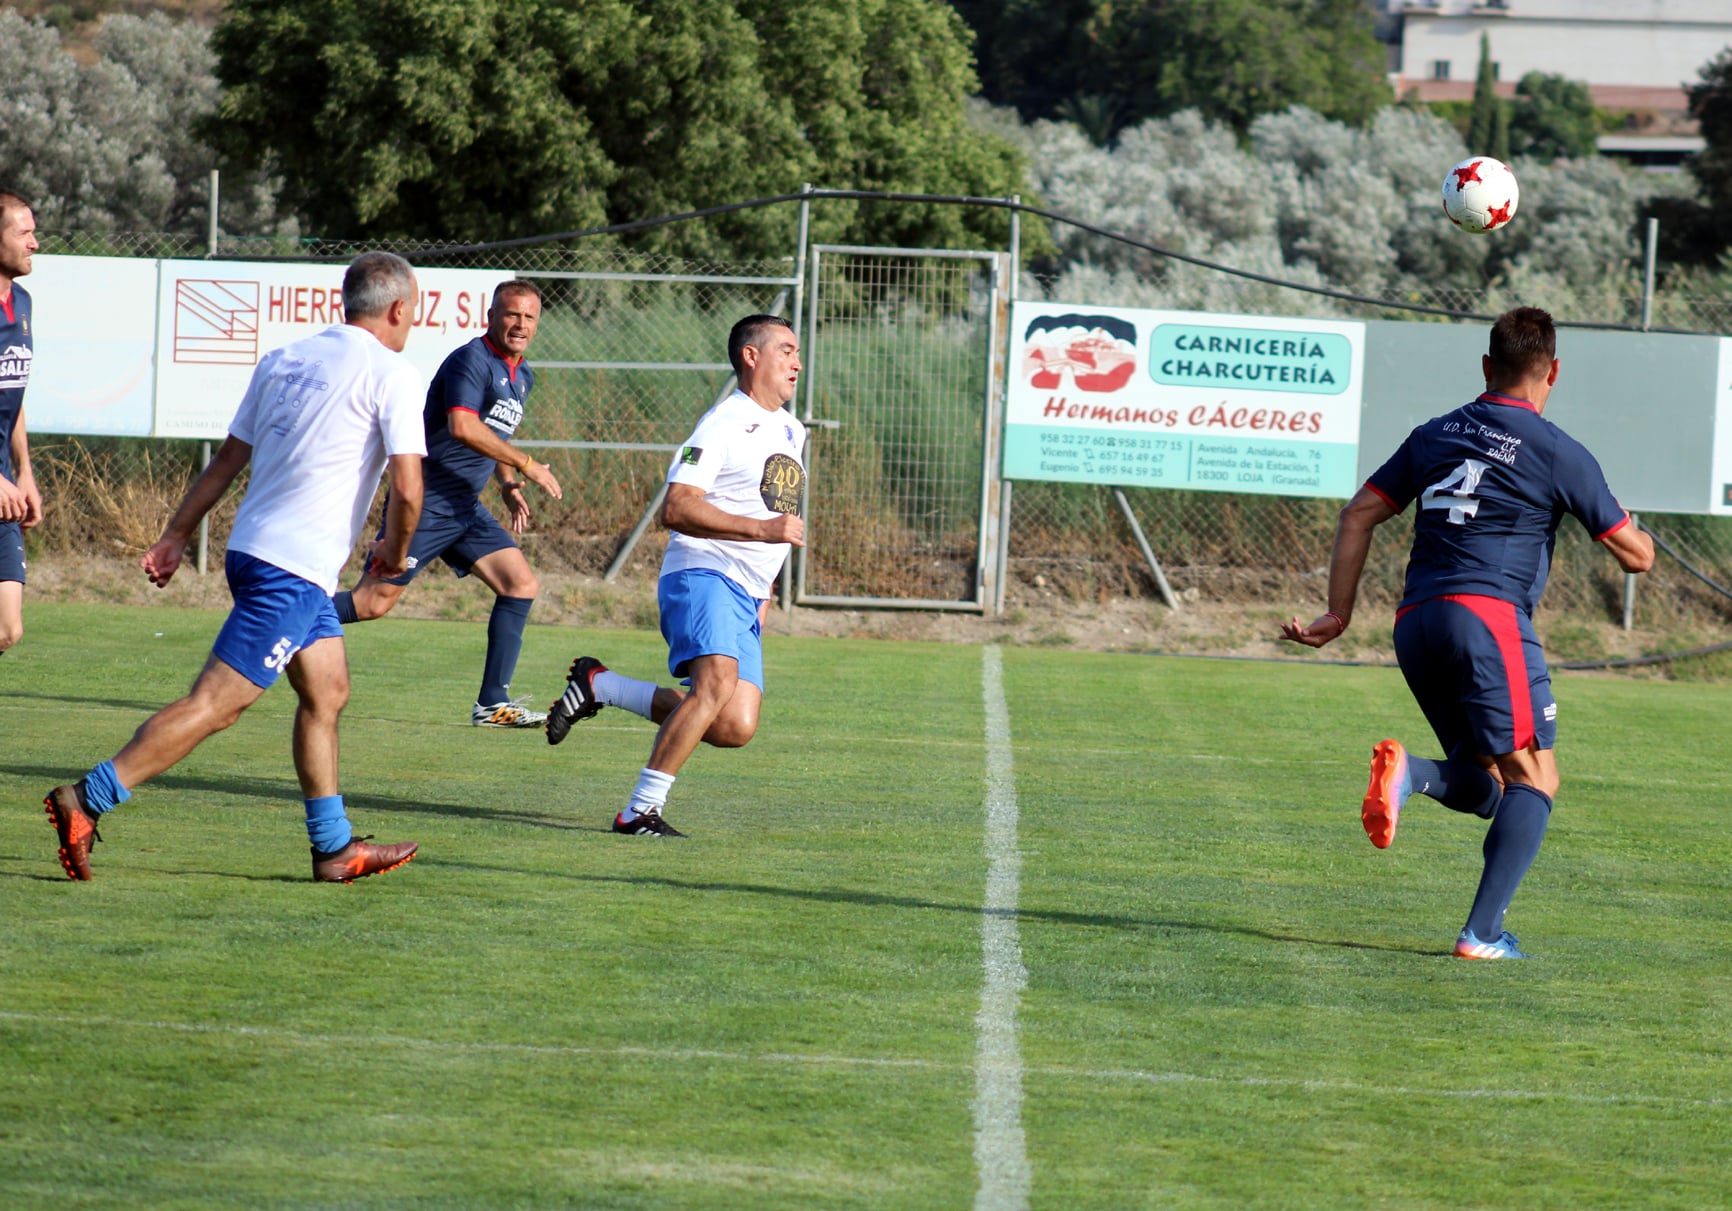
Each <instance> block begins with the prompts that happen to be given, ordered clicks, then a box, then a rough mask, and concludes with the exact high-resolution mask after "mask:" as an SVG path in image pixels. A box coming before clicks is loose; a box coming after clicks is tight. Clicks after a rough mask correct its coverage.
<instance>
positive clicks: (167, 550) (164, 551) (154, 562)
mask: <svg viewBox="0 0 1732 1211" xmlns="http://www.w3.org/2000/svg"><path fill="white" fill-rule="evenodd" d="M185 557H186V540H185V539H183V538H170V537H169V536H168V535H167V534H164V535H163V536H162V537H161V538H159V539H157V540H156V543H155V545H154V546H152V547H151V548H150V550H148V551H146V552H145V553H144V558H143V559H141V560H139V561H138V566H139V567H141V568H143V569H144V574H145V575H146V576H148V577H150V583H151V584H153V585H155V586H156V587H157V588H159V589H161V588H165V587H166V586H167V585H168V582H169V581H170V580H173V579H174V574H175V572H176V571H177V570H178V569H179V568H180V561H181V560H182V559H184V558H185Z"/></svg>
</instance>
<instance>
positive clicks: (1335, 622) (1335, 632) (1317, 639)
mask: <svg viewBox="0 0 1732 1211" xmlns="http://www.w3.org/2000/svg"><path fill="white" fill-rule="evenodd" d="M1346 629H1347V627H1346V626H1345V625H1344V624H1343V623H1342V621H1341V618H1340V616H1339V615H1336V614H1322V615H1319V616H1318V617H1317V619H1316V621H1314V622H1312V624H1311V625H1310V626H1306V625H1304V624H1303V623H1301V622H1300V621H1299V616H1298V615H1297V614H1295V615H1294V616H1293V617H1292V618H1291V619H1289V620H1288V621H1286V622H1284V623H1282V624H1281V638H1283V639H1290V640H1292V641H1293V642H1294V643H1302V644H1304V645H1305V646H1306V647H1308V648H1320V647H1322V646H1323V645H1324V644H1326V643H1328V642H1329V641H1330V640H1332V639H1339V638H1341V632H1343V631H1345V630H1346Z"/></svg>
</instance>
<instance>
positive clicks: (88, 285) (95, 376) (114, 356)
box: [18, 253, 158, 437]
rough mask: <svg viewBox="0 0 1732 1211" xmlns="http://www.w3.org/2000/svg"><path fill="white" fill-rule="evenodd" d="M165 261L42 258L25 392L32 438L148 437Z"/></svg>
mask: <svg viewBox="0 0 1732 1211" xmlns="http://www.w3.org/2000/svg"><path fill="white" fill-rule="evenodd" d="M157 265H158V262H156V261H149V260H129V259H127V258H124V257H80V256H50V255H48V254H45V253H38V254H37V255H36V259H35V263H34V265H33V266H32V269H31V272H30V276H28V277H24V278H20V279H19V280H18V284H19V285H21V286H23V287H24V288H25V289H26V290H28V291H29V292H30V298H31V302H32V304H33V310H34V315H33V316H32V320H33V322H34V324H35V326H36V331H35V332H34V333H33V334H32V337H31V339H32V341H33V343H34V345H35V353H36V356H35V358H34V359H33V364H32V366H31V370H30V385H29V386H28V387H26V388H25V391H24V414H25V416H26V418H27V419H28V421H29V425H30V432H32V433H79V434H101V435H104V436H108V437H148V436H149V435H150V427H151V419H152V417H151V402H152V391H153V387H154V381H153V377H152V375H153V370H154V364H153V359H154V357H155V354H156V270H157Z"/></svg>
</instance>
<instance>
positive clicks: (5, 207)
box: [0, 189, 34, 223]
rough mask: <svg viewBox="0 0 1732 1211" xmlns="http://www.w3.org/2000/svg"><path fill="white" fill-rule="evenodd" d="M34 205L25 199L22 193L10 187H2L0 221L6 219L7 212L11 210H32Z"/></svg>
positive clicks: (0, 193)
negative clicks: (14, 191) (15, 191)
mask: <svg viewBox="0 0 1732 1211" xmlns="http://www.w3.org/2000/svg"><path fill="white" fill-rule="evenodd" d="M32 209H34V207H32V206H31V205H30V203H29V202H27V201H25V200H24V198H23V196H22V195H21V194H16V193H13V192H12V191H11V190H10V189H0V223H3V222H5V221H6V213H7V211H10V210H32Z"/></svg>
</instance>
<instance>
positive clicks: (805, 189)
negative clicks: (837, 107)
mask: <svg viewBox="0 0 1732 1211" xmlns="http://www.w3.org/2000/svg"><path fill="white" fill-rule="evenodd" d="M800 192H801V193H811V192H812V183H811V182H810V181H806V182H802V183H801V185H800ZM811 235H812V202H811V199H809V198H801V199H800V236H799V241H798V247H796V248H795V249H794V339H795V340H801V339H802V338H801V336H800V324H801V322H802V321H803V319H804V317H803V316H802V315H801V314H800V311H801V307H802V306H803V305H804V303H805V299H806V246H807V242H808V241H809V240H810V239H811ZM784 293H786V292H784ZM780 306H781V305H780V304H779V303H778V304H777V310H780ZM802 343H804V342H803V341H802ZM811 418H812V393H811V392H810V391H808V392H807V393H806V419H807V420H810V419H811ZM811 450H812V434H811V432H810V431H809V430H808V431H807V434H806V449H804V450H802V451H801V452H800V456H801V460H802V461H803V462H805V464H806V482H807V483H808V484H810V483H811V482H812V458H811ZM800 516H801V517H802V518H804V517H805V516H806V498H805V495H804V494H802V495H801V497H800ZM797 558H798V552H797V551H790V552H789V553H788V558H787V560H785V561H784V562H783V564H782V573H781V578H780V579H781V584H780V585H779V586H778V591H777V601H778V602H779V603H780V604H781V607H782V612H783V613H785V614H787V615H788V621H789V626H790V627H792V625H793V614H794V561H795V560H796V559H797Z"/></svg>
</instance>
